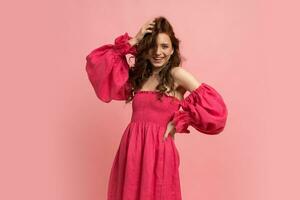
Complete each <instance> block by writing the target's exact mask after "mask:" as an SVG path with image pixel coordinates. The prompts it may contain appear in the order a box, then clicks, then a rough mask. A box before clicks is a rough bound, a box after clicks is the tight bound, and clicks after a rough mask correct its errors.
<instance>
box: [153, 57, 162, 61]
mask: <svg viewBox="0 0 300 200" xmlns="http://www.w3.org/2000/svg"><path fill="white" fill-rule="evenodd" d="M153 59H154V60H155V61H161V60H162V59H163V57H162V58H155V57H153Z"/></svg>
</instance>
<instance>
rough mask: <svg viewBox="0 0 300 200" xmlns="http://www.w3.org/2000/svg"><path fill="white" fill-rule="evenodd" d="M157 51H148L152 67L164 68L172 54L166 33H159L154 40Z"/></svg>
mask: <svg viewBox="0 0 300 200" xmlns="http://www.w3.org/2000/svg"><path fill="white" fill-rule="evenodd" d="M156 45H157V51H156V52H154V49H150V50H149V55H150V62H151V64H152V65H153V66H154V67H162V66H164V65H165V64H166V63H167V62H168V60H169V59H170V57H171V55H172V54H173V52H174V49H173V46H172V42H171V39H170V37H169V35H168V34H166V33H159V34H158V35H157V39H156Z"/></svg>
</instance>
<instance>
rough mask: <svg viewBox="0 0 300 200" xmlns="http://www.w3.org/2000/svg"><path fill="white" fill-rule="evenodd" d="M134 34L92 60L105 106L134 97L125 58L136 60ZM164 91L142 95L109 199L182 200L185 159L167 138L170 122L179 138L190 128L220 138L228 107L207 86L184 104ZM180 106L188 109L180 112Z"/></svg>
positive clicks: (116, 161) (114, 167) (89, 70)
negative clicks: (181, 170)
mask: <svg viewBox="0 0 300 200" xmlns="http://www.w3.org/2000/svg"><path fill="white" fill-rule="evenodd" d="M131 38H132V37H130V36H129V35H128V33H125V34H123V35H120V36H118V37H117V38H116V39H115V43H114V44H107V45H103V46H101V47H99V48H97V49H94V50H93V51H91V52H90V53H89V54H88V55H87V56H86V61H87V62H86V72H87V74H88V78H89V80H90V82H91V84H92V86H93V89H94V91H95V93H96V95H97V97H98V98H99V99H100V100H101V101H103V102H106V103H108V102H110V101H111V100H125V99H126V98H127V96H128V95H129V89H130V85H129V82H127V80H128V77H129V74H128V69H129V65H128V63H127V60H126V57H125V55H126V54H128V53H130V54H132V55H135V53H136V47H135V46H131V45H130V44H129V43H128V40H129V39H131ZM157 94H158V91H137V92H136V93H135V95H134V98H133V101H132V116H131V120H130V122H129V124H128V126H127V128H126V129H125V131H124V132H123V135H122V138H121V141H120V145H119V148H118V150H117V153H116V155H115V158H114V162H113V165H112V168H111V173H110V178H109V183H108V192H107V200H181V199H182V197H181V189H180V180H179V163H180V159H179V158H180V157H179V153H178V150H177V148H176V146H175V143H174V139H173V138H172V137H171V136H170V135H169V136H168V137H167V139H166V140H164V139H163V135H164V133H165V131H166V128H167V124H168V122H169V121H173V124H174V125H175V128H176V133H190V130H188V127H189V126H192V127H193V128H195V129H196V130H197V131H199V132H202V133H205V134H218V133H220V132H221V131H222V130H223V129H224V127H225V124H226V119H227V108H226V105H225V103H224V101H223V99H222V97H221V95H220V94H219V93H218V92H217V91H216V90H215V89H214V88H212V87H211V86H209V85H208V84H206V83H202V84H201V85H200V86H199V87H198V88H197V89H195V90H193V91H192V92H191V93H189V95H188V96H187V97H185V98H184V99H183V100H179V99H177V98H175V97H172V96H168V95H167V94H164V96H163V97H162V101H159V100H158V99H157ZM180 107H181V108H182V110H179V109H180Z"/></svg>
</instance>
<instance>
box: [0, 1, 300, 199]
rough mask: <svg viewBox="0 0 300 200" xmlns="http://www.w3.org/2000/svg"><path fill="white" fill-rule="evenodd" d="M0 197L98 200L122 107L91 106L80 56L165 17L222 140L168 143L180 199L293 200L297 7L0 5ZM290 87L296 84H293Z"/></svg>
mask: <svg viewBox="0 0 300 200" xmlns="http://www.w3.org/2000/svg"><path fill="white" fill-rule="evenodd" d="M0 7H1V12H0V20H1V37H0V42H1V52H0V53H1V61H2V64H1V79H0V80H1V84H0V85H1V86H0V87H1V93H2V94H1V107H0V108H1V129H0V132H1V145H0V148H1V149H0V150H1V151H0V152H1V170H0V177H1V179H0V180H1V181H0V183H1V187H0V190H1V191H0V199H5V200H10V199H16V200H17V199H18V200H19V199H24V200H25V199H26V200H27V199H28V200H41V199H43V200H48V199H49V200H54V199H55V200H93V199H95V200H96V199H97V200H99V199H101V200H102V199H103V200H104V199H105V197H106V190H107V181H108V175H109V172H110V168H111V165H112V161H113V157H114V155H115V153H116V151H117V147H118V145H119V141H120V138H121V135H122V133H123V130H124V129H125V127H126V125H127V124H128V123H129V120H130V116H131V105H130V104H129V105H126V106H125V105H124V103H123V102H117V101H114V102H112V103H110V104H105V103H102V102H100V101H99V100H98V99H97V98H96V96H95V94H94V92H93V90H92V87H91V85H90V83H89V81H88V79H87V75H86V72H85V56H86V55H87V54H88V53H89V52H90V51H91V50H92V49H94V48H96V47H98V46H100V45H103V44H107V43H113V41H114V39H115V37H117V36H118V35H120V34H123V33H125V32H128V33H129V34H130V35H135V34H136V33H137V31H138V29H139V28H140V26H141V25H142V24H143V23H144V22H145V21H147V20H148V19H150V18H152V17H156V16H159V15H163V16H165V17H167V18H168V19H169V20H170V22H171V23H172V25H173V27H174V29H175V32H176V35H177V37H178V38H179V39H180V40H181V41H182V43H181V45H182V46H181V52H182V55H183V56H184V57H185V58H186V59H187V60H186V61H185V62H184V63H183V66H184V67H185V68H186V69H187V70H189V71H191V72H193V73H194V74H195V76H196V77H197V78H198V80H199V81H200V82H206V83H207V84H210V85H212V86H213V87H215V88H216V89H217V90H218V91H219V92H220V93H221V94H222V96H223V97H224V100H225V101H226V103H227V106H228V110H229V115H228V122H227V126H226V128H225V130H224V131H223V132H222V133H221V134H220V135H216V136H209V135H205V134H201V133H199V132H196V131H195V130H194V129H192V128H191V130H192V133H191V134H190V135H179V134H177V135H176V136H175V137H176V139H175V143H176V145H177V148H178V150H179V153H180V159H181V164H180V173H181V185H182V194H183V199H184V200H198V199H203V200H226V199H228V200H266V199H267V200H282V199H290V200H292V199H299V197H300V194H299V180H300V176H299V168H300V159H299V155H298V152H299V150H300V149H299V139H300V137H299V133H300V131H299V128H298V125H299V114H298V112H299V111H300V110H299V106H298V104H299V96H300V95H299V89H297V88H296V87H297V86H299V85H300V84H299V74H300V73H299V67H300V65H299V64H300V62H299V45H300V43H299V35H300V33H299V32H300V31H299V17H300V16H299V3H298V2H297V1H284V2H280V1H271V0H270V1H267V0H264V1H263V0H261V1H257V0H254V1H238V0H227V1H221V0H213V1H212V0H209V1H208V0H206V1H203V0H202V1H196V0H194V1H170V0H169V1H156V0H153V1H108V0H107V1H91V0H89V1H88V0H85V1H82V0H81V1H80V0H77V1H63V0H60V1H54V0H53V1H43V0H42V1H37V0H35V1H33V0H30V1H19V2H14V1H10V2H6V3H1V6H0ZM297 84H298V85H297Z"/></svg>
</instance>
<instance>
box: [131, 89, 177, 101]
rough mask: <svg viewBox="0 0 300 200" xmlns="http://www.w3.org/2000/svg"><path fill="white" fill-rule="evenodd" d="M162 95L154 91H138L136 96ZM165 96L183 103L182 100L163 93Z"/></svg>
mask: <svg viewBox="0 0 300 200" xmlns="http://www.w3.org/2000/svg"><path fill="white" fill-rule="evenodd" d="M158 93H160V92H159V91H153V90H138V91H136V92H135V94H158ZM163 96H165V97H168V98H171V99H175V100H176V101H178V102H181V101H182V100H180V99H178V98H177V97H175V96H171V95H167V94H166V93H163Z"/></svg>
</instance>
